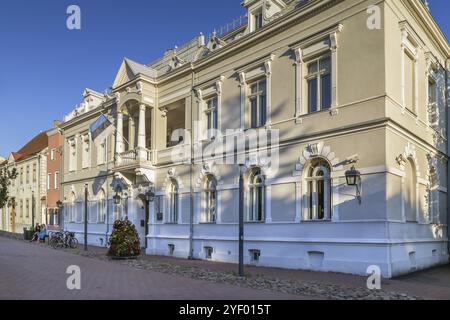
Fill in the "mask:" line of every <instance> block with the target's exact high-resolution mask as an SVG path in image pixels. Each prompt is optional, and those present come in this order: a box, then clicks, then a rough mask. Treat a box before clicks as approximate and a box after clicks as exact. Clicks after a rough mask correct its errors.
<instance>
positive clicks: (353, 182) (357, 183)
mask: <svg viewBox="0 0 450 320" xmlns="http://www.w3.org/2000/svg"><path fill="white" fill-rule="evenodd" d="M345 179H346V180H347V185H348V186H350V187H356V198H357V199H358V201H359V204H361V202H362V200H361V172H359V171H358V170H356V168H355V167H354V166H353V167H352V168H351V169H350V170H348V171H346V172H345Z"/></svg>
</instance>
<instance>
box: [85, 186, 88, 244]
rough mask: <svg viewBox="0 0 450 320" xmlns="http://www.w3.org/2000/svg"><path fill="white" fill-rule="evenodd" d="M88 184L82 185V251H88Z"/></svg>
mask: <svg viewBox="0 0 450 320" xmlns="http://www.w3.org/2000/svg"><path fill="white" fill-rule="evenodd" d="M88 195H89V194H88V184H87V183H86V184H85V185H84V251H88Z"/></svg>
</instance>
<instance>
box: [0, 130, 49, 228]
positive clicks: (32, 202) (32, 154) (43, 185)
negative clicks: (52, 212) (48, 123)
mask: <svg viewBox="0 0 450 320" xmlns="http://www.w3.org/2000/svg"><path fill="white" fill-rule="evenodd" d="M47 144H48V138H47V133H46V132H44V133H40V134H38V135H37V136H35V137H34V138H33V139H32V140H31V141H30V142H28V143H27V144H26V145H25V146H24V147H23V148H22V149H20V150H19V151H18V152H12V153H11V154H10V156H9V158H8V159H7V161H6V162H5V163H4V164H3V166H2V167H3V168H5V167H6V168H7V169H8V170H12V169H14V168H15V169H16V170H17V178H16V179H15V180H13V181H12V182H11V186H10V188H9V198H10V200H11V201H12V200H14V203H13V202H11V201H10V203H9V205H8V206H7V207H5V208H2V209H0V214H1V220H2V225H1V226H2V228H1V230H4V231H8V232H13V233H23V229H24V228H30V227H31V226H32V223H33V219H34V224H35V225H36V224H37V223H39V224H46V216H45V213H46V205H45V197H46V194H47ZM13 205H14V206H15V211H14V210H13ZM33 207H34V208H33ZM14 212H15V214H14Z"/></svg>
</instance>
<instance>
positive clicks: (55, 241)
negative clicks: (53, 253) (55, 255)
mask: <svg viewBox="0 0 450 320" xmlns="http://www.w3.org/2000/svg"><path fill="white" fill-rule="evenodd" d="M58 242H59V238H58V237H52V238H51V239H50V246H51V247H52V248H53V249H56V248H57V246H58Z"/></svg>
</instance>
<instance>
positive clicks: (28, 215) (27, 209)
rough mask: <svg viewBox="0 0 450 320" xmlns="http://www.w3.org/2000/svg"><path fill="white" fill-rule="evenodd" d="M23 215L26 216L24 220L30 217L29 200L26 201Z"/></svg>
mask: <svg viewBox="0 0 450 320" xmlns="http://www.w3.org/2000/svg"><path fill="white" fill-rule="evenodd" d="M25 214H26V216H25V218H27V219H28V218H29V217H30V200H29V199H27V200H26V211H25Z"/></svg>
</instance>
